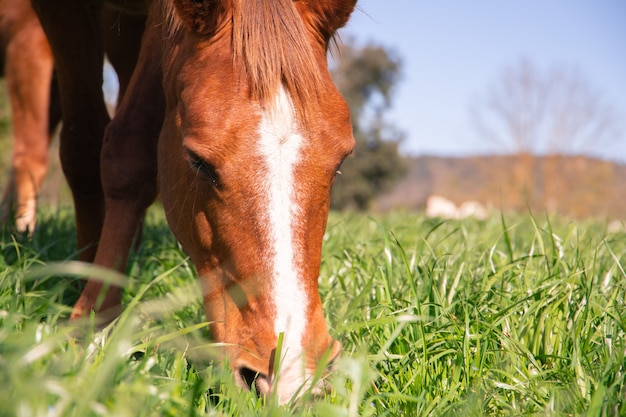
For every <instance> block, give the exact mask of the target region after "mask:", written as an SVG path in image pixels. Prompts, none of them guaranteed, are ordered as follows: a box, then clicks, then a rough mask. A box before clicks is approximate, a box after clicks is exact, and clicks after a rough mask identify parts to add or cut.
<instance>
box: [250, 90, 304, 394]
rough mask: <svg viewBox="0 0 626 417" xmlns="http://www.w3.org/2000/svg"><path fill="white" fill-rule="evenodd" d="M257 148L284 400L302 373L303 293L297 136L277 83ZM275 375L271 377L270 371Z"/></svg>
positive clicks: (300, 141) (287, 101) (299, 143)
mask: <svg viewBox="0 0 626 417" xmlns="http://www.w3.org/2000/svg"><path fill="white" fill-rule="evenodd" d="M259 131H260V140H259V148H258V149H259V151H260V154H261V156H262V158H263V161H264V165H265V168H266V171H267V177H266V178H259V181H260V183H263V185H264V187H263V189H264V190H265V191H266V192H267V196H266V198H267V210H268V213H267V217H268V220H269V224H268V230H269V243H270V254H271V256H272V257H273V260H272V277H271V279H272V294H273V302H274V307H275V309H276V318H275V322H274V331H275V332H276V336H278V335H279V334H280V333H284V338H283V345H282V350H281V358H275V360H280V361H281V367H280V372H279V374H278V378H279V386H278V396H279V398H280V401H281V402H285V401H287V400H288V399H289V398H290V397H291V395H292V394H293V390H295V389H297V388H298V387H299V386H300V385H301V384H302V383H303V382H304V380H305V378H306V377H307V375H306V371H305V368H304V359H303V350H302V336H303V334H304V331H305V324H306V316H305V314H306V313H305V312H306V308H307V298H306V293H305V291H304V288H303V286H302V283H301V281H300V280H301V277H302V271H300V270H298V265H297V263H296V257H295V255H296V248H295V247H294V242H293V238H294V230H295V228H297V227H298V218H299V208H298V205H297V203H296V201H295V197H296V190H295V187H294V170H295V167H296V164H297V163H298V161H299V159H300V150H301V147H302V144H303V141H304V139H303V137H302V136H301V135H300V133H299V131H298V125H297V122H296V117H295V112H294V108H293V104H292V102H291V99H290V98H289V97H288V96H287V94H286V93H285V91H284V90H283V89H282V88H281V89H280V91H279V93H278V94H277V98H276V102H275V104H274V106H272V107H270V108H268V109H266V110H264V111H263V112H262V115H261V124H260V127H259ZM275 377H276V376H275Z"/></svg>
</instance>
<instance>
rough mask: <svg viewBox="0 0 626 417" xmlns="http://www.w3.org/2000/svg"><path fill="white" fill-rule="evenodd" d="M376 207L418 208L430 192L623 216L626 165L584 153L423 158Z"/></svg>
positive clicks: (499, 204)
mask: <svg viewBox="0 0 626 417" xmlns="http://www.w3.org/2000/svg"><path fill="white" fill-rule="evenodd" d="M407 166H408V170H407V175H406V177H405V178H404V179H402V180H400V181H399V182H398V183H397V184H396V186H395V187H394V188H393V189H392V190H391V191H390V192H388V193H386V194H384V195H382V196H380V198H378V200H377V202H376V204H375V208H376V209H378V210H383V211H384V210H388V209H391V208H398V207H402V208H406V209H422V208H423V207H424V204H425V202H426V199H427V198H428V196H430V195H440V196H443V197H446V198H448V199H449V200H452V201H453V202H455V203H456V204H460V203H462V202H464V201H470V200H472V201H478V202H480V203H481V204H483V205H485V206H487V207H492V208H495V209H500V208H502V209H504V210H527V209H528V207H530V208H531V209H532V210H534V211H545V210H547V211H549V212H558V213H562V214H566V215H570V216H573V217H578V218H581V217H606V218H610V219H621V218H626V165H623V164H617V163H614V162H610V161H606V160H600V159H594V158H588V157H584V156H562V155H557V156H544V157H538V156H533V155H528V154H526V155H514V156H477V157H467V158H445V157H434V156H422V157H415V158H409V159H408V160H407Z"/></svg>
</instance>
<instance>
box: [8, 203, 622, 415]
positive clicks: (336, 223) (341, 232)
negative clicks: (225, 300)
mask: <svg viewBox="0 0 626 417" xmlns="http://www.w3.org/2000/svg"><path fill="white" fill-rule="evenodd" d="M161 216H162V215H161V214H160V212H159V211H158V210H155V211H152V212H151V213H150V214H149V217H148V219H147V224H146V227H145V231H144V238H143V241H142V243H141V246H140V248H139V250H138V251H137V253H136V254H135V255H133V257H132V260H131V263H130V265H129V267H128V271H127V276H128V277H119V276H113V275H112V274H109V273H106V272H101V271H96V272H93V273H95V274H96V275H98V276H100V277H102V278H103V279H122V280H124V282H125V283H126V287H127V290H126V292H125V295H124V302H125V305H126V306H127V307H126V309H125V311H124V313H123V314H122V316H121V317H120V319H119V320H118V321H117V322H116V323H114V326H110V327H108V328H107V329H105V330H104V331H102V332H94V331H93V330H90V327H89V326H81V327H78V325H76V324H73V323H68V322H67V317H68V315H69V312H70V308H71V307H69V306H70V305H71V303H72V301H73V300H75V299H76V297H77V294H76V290H75V286H76V276H77V275H80V273H85V272H86V270H85V269H84V268H85V267H84V266H81V265H76V264H75V263H66V264H58V262H59V261H65V260H71V259H74V258H75V256H76V253H75V248H74V246H73V244H72V243H71V242H73V234H74V226H73V222H72V214H71V212H70V211H64V210H61V211H59V212H54V213H52V212H48V213H44V215H43V216H42V217H40V221H39V229H38V230H37V232H36V233H35V235H34V236H33V237H32V238H30V239H28V238H25V237H14V236H12V235H11V234H10V233H9V231H7V230H4V231H0V237H1V239H0V416H20V417H28V416H80V417H83V416H204V415H209V416H257V415H258V416H292V415H297V416H300V415H302V416H425V415H429V416H443V415H451V416H457V415H461V416H479V415H506V416H509V415H542V416H543V415H548V416H552V415H554V416H565V415H581V416H583V415H584V416H616V417H617V416H624V415H626V402H625V398H626V376H625V374H626V369H625V368H626V365H625V350H626V346H625V332H626V305H625V302H624V299H625V295H626V274H625V273H624V269H623V266H624V265H625V264H626V233H624V232H623V231H621V232H608V231H607V225H606V223H605V222H600V221H598V222H591V221H590V222H570V221H567V220H564V219H560V218H546V216H544V215H537V216H532V215H530V214H526V215H519V214H504V215H501V214H499V213H496V214H494V215H493V216H492V217H491V218H489V219H488V220H486V221H477V220H462V221H453V220H451V221H440V220H437V219H427V218H425V217H424V216H423V215H421V214H401V213H394V214H389V215H385V216H378V217H374V218H372V217H368V216H364V215H357V214H336V213H333V214H332V215H331V217H330V220H329V225H328V231H327V235H326V237H325V244H324V257H323V263H322V269H321V276H320V290H321V293H322V299H323V300H324V305H325V312H326V314H327V317H328V322H329V325H330V326H331V331H332V333H333V334H334V335H336V337H337V338H339V339H340V340H341V341H342V343H343V345H344V355H343V358H342V359H341V360H340V361H339V363H338V366H337V368H338V369H337V370H336V372H335V373H334V374H333V375H332V376H331V377H330V378H331V380H332V381H333V387H334V390H333V392H332V393H330V394H328V395H327V396H326V397H324V398H305V399H304V400H302V401H299V402H297V403H295V404H291V405H289V406H284V407H278V406H277V405H276V401H275V399H274V398H268V399H266V400H262V399H258V398H256V396H255V395H254V394H252V393H249V392H242V391H240V390H239V389H237V388H236V387H234V386H233V383H232V376H231V375H229V372H228V371H227V370H225V369H224V368H223V367H221V366H220V363H218V362H216V361H214V360H213V357H214V355H213V352H214V350H213V347H214V345H213V344H212V342H211V340H210V335H209V333H208V331H207V323H206V322H205V318H204V315H203V313H202V308H201V304H200V299H199V291H198V287H197V284H196V281H195V271H194V269H193V267H192V266H191V265H190V263H189V261H188V259H187V258H186V256H185V255H184V253H183V252H182V251H181V250H180V248H179V246H178V245H177V243H176V242H175V241H174V239H173V238H172V236H171V235H170V233H169V231H168V229H167V226H166V225H165V222H164V220H163V218H162V217H161ZM89 272H91V271H89Z"/></svg>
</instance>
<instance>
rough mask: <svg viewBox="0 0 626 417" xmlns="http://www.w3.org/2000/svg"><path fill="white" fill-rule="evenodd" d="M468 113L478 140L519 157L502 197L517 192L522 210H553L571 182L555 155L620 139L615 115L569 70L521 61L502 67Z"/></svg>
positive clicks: (590, 151)
mask: <svg viewBox="0 0 626 417" xmlns="http://www.w3.org/2000/svg"><path fill="white" fill-rule="evenodd" d="M470 110H471V111H472V118H473V121H474V123H475V126H476V129H477V131H478V133H479V135H480V136H481V138H483V140H488V141H491V142H494V143H496V144H498V145H499V146H500V147H501V149H502V151H503V153H513V154H516V155H517V156H518V158H517V162H516V163H515V164H514V165H512V166H511V170H510V175H511V179H512V183H511V184H510V185H511V186H510V187H509V189H507V190H502V196H503V198H506V199H508V200H511V201H512V200H516V201H517V200H519V193H521V196H522V200H521V205H522V206H523V205H530V206H534V207H537V206H541V207H544V208H546V209H548V210H558V209H559V204H560V202H561V201H562V197H563V193H566V192H567V190H568V188H569V187H568V181H570V179H568V178H564V176H563V174H562V173H561V172H559V169H558V159H559V155H573V154H585V155H599V154H600V151H601V150H606V148H607V147H610V146H611V145H614V144H615V141H616V140H617V139H618V138H619V137H620V127H621V126H620V122H621V121H620V119H619V118H618V116H617V113H616V111H615V110H614V109H613V108H612V107H611V106H610V105H609V104H608V103H607V102H606V101H605V99H604V96H603V95H602V94H601V93H600V92H599V91H598V90H596V89H595V88H594V87H593V86H592V85H591V84H590V83H589V81H587V79H586V78H585V77H584V76H583V75H582V74H581V72H580V71H579V70H577V69H573V68H567V67H553V68H552V69H550V70H548V71H546V72H542V71H539V70H538V69H537V68H535V67H534V66H533V65H532V64H531V63H530V62H529V61H528V60H521V61H520V62H519V63H518V64H517V65H515V66H512V67H508V68H506V69H505V70H504V71H503V72H502V74H501V76H500V77H499V78H498V79H497V80H496V81H495V82H494V83H493V84H492V85H491V86H489V88H488V90H487V92H486V95H485V96H484V97H481V98H480V99H478V100H477V101H476V102H475V103H474V105H473V106H472V107H471V108H470ZM536 155H543V158H541V159H540V160H537V159H536V158H535V156H536ZM515 194H516V195H515ZM520 208H521V207H520Z"/></svg>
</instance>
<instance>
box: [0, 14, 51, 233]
mask: <svg viewBox="0 0 626 417" xmlns="http://www.w3.org/2000/svg"><path fill="white" fill-rule="evenodd" d="M52 67H53V60H52V52H51V51H50V47H49V45H48V42H47V41H46V37H45V35H44V33H43V30H42V29H41V27H40V26H39V22H38V21H37V18H36V16H35V15H34V14H33V15H32V19H30V20H29V21H28V22H27V23H26V24H25V25H24V27H23V28H22V30H21V31H19V32H16V33H15V35H14V36H13V37H12V38H11V40H10V42H9V44H8V46H7V50H6V67H5V75H6V82H7V90H8V93H9V97H10V102H11V110H12V123H13V136H14V142H13V155H12V171H11V184H10V186H9V187H8V189H9V191H8V194H7V195H6V198H7V202H6V206H7V207H10V206H12V205H13V206H14V209H15V214H14V218H15V226H16V229H17V231H18V232H28V233H31V234H32V233H33V232H34V230H35V223H36V210H37V195H38V193H39V190H40V187H41V183H42V182H43V180H44V178H45V176H46V172H47V170H48V144H49V141H48V138H47V132H48V121H49V119H48V108H49V102H50V84H51V80H52Z"/></svg>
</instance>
